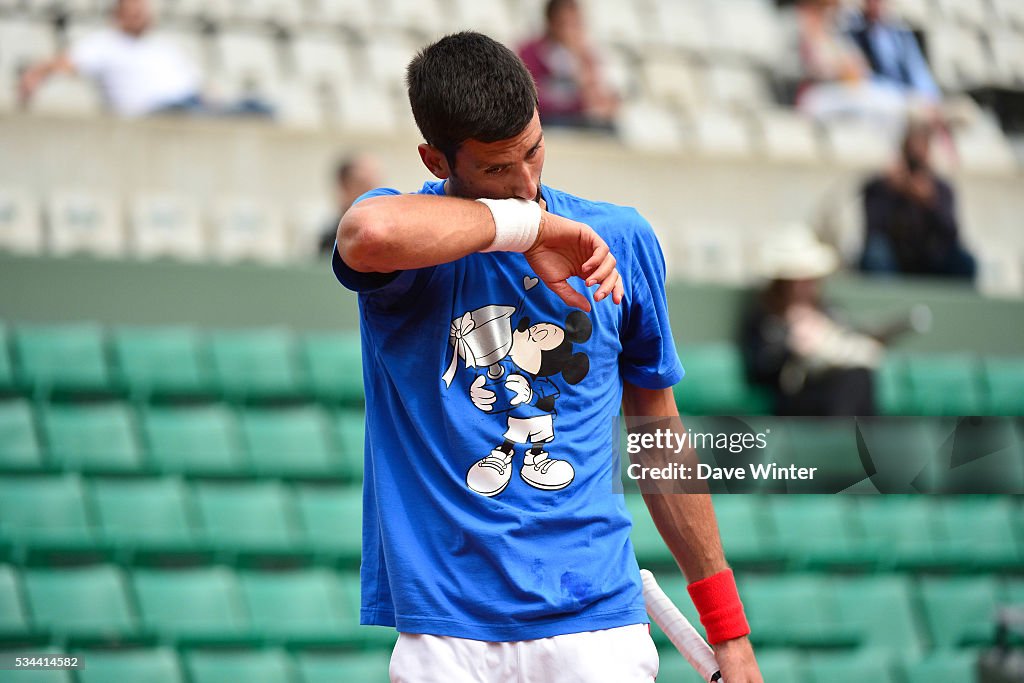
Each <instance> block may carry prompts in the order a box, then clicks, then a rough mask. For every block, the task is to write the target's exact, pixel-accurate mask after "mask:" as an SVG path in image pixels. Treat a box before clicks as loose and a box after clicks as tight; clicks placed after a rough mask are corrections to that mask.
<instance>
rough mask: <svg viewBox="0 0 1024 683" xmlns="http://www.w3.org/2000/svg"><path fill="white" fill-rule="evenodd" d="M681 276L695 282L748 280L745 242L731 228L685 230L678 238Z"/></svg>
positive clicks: (737, 282) (734, 282)
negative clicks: (681, 264) (681, 265)
mask: <svg viewBox="0 0 1024 683" xmlns="http://www.w3.org/2000/svg"><path fill="white" fill-rule="evenodd" d="M679 252H680V253H679V257H680V258H681V260H682V263H683V267H682V269H681V270H680V275H681V276H685V277H686V278H687V279H689V280H692V281H695V282H714V283H719V284H742V283H743V282H745V281H746V280H747V279H748V276H747V268H746V265H745V262H744V250H743V241H742V240H741V239H740V236H739V235H738V234H737V233H736V232H735V231H733V230H730V229H728V228H720V227H719V228H714V229H708V228H705V229H703V230H697V231H691V232H686V233H684V234H683V235H682V236H681V239H679Z"/></svg>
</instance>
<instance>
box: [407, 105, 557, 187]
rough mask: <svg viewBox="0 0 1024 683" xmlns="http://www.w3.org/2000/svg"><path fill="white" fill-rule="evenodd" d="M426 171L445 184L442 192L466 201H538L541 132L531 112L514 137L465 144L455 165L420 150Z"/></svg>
mask: <svg viewBox="0 0 1024 683" xmlns="http://www.w3.org/2000/svg"><path fill="white" fill-rule="evenodd" d="M420 153H421V156H422V157H423V162H424V163H425V164H426V165H427V168H429V169H430V171H431V172H432V173H433V174H434V175H436V176H437V177H438V178H442V179H445V180H447V181H448V183H447V187H446V188H445V191H446V192H447V193H448V194H449V195H452V196H455V197H466V198H468V199H480V198H485V199H516V198H518V199H528V200H531V201H538V200H539V199H540V177H541V172H542V171H543V170H544V131H543V130H542V129H541V127H540V117H539V116H538V115H537V112H536V111H535V112H534V113H533V119H531V121H530V123H528V124H527V125H526V128H524V129H523V131H522V132H521V133H519V134H518V135H516V136H514V137H511V138H508V139H507V140H499V141H497V142H479V141H477V140H466V141H465V142H464V143H462V145H461V146H460V147H459V150H458V151H457V152H456V153H455V164H454V166H451V165H450V164H449V163H448V160H447V159H446V158H445V157H444V155H443V154H441V153H440V152H439V151H438V150H436V149H434V148H432V147H429V146H428V145H421V146H420Z"/></svg>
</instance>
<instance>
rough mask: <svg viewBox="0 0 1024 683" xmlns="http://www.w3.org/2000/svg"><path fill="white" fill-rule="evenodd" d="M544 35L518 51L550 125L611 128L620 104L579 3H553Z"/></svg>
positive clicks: (552, 0) (572, 0)
mask: <svg viewBox="0 0 1024 683" xmlns="http://www.w3.org/2000/svg"><path fill="white" fill-rule="evenodd" d="M544 16H545V31H544V35H542V36H540V37H539V38H536V39H535V40H532V41H530V42H528V43H526V44H525V45H523V46H522V47H521V48H520V49H519V56H520V57H522V59H523V62H525V63H526V68H528V69H529V70H530V73H531V74H533V79H534V80H535V81H536V82H537V94H538V99H539V100H540V105H539V111H540V117H541V120H542V121H543V122H544V123H545V124H547V125H555V126H558V125H562V126H575V127H581V128H598V129H610V128H611V126H612V123H613V121H614V118H615V114H616V112H617V111H618V107H619V100H618V97H617V96H616V94H615V93H614V92H613V91H612V89H611V88H610V87H609V85H608V83H607V82H606V81H605V79H604V76H603V74H602V73H601V67H600V62H599V59H598V54H597V52H596V51H595V50H594V48H593V47H592V46H591V45H590V42H589V39H588V38H587V34H586V27H585V26H584V23H583V12H582V10H581V9H580V6H579V4H578V3H577V2H576V0H548V3H547V6H546V7H545V15H544Z"/></svg>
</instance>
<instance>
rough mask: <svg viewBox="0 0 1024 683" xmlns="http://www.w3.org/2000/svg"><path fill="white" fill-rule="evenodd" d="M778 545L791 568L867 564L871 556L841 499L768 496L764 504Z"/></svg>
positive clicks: (819, 496)
mask: <svg viewBox="0 0 1024 683" xmlns="http://www.w3.org/2000/svg"><path fill="white" fill-rule="evenodd" d="M767 508H768V512H769V513H770V515H771V518H772V522H773V524H774V526H775V528H776V529H777V530H778V545H779V546H780V547H781V548H783V549H784V550H785V553H786V556H787V558H788V560H789V562H790V563H791V565H792V566H793V567H794V568H797V569H806V568H810V567H820V566H826V567H827V566H834V565H840V566H849V565H864V564H870V563H871V562H872V561H873V560H874V554H873V553H872V552H870V551H869V550H868V549H866V548H865V541H864V538H863V537H862V536H861V533H860V528H859V526H857V520H856V518H855V516H854V513H853V510H852V503H851V501H849V500H847V498H846V497H843V496H828V495H803V496H772V497H770V498H769V500H768V503H767Z"/></svg>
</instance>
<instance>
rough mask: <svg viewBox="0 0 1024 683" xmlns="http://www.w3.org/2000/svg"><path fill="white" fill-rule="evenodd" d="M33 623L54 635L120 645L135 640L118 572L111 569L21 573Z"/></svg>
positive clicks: (131, 614)
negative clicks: (120, 641) (58, 634)
mask: <svg viewBox="0 0 1024 683" xmlns="http://www.w3.org/2000/svg"><path fill="white" fill-rule="evenodd" d="M24 584H25V595H26V598H27V599H28V605H29V611H30V612H31V614H32V621H33V623H34V624H35V625H36V626H37V627H43V628H47V629H50V630H51V631H54V632H56V633H62V634H68V635H75V636H80V637H88V638H89V639H90V640H93V639H96V640H109V641H119V640H122V639H124V638H125V637H130V636H132V635H135V634H136V632H137V631H138V630H139V629H138V623H137V621H136V619H135V614H134V612H133V610H132V607H131V601H130V598H129V597H128V590H127V583H126V582H125V578H124V575H123V574H122V573H121V570H120V569H118V568H117V567H114V566H112V565H104V564H100V565H89V566H83V567H71V568H61V569H55V568H53V569H50V568H48V569H29V570H26V571H25V572H24Z"/></svg>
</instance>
